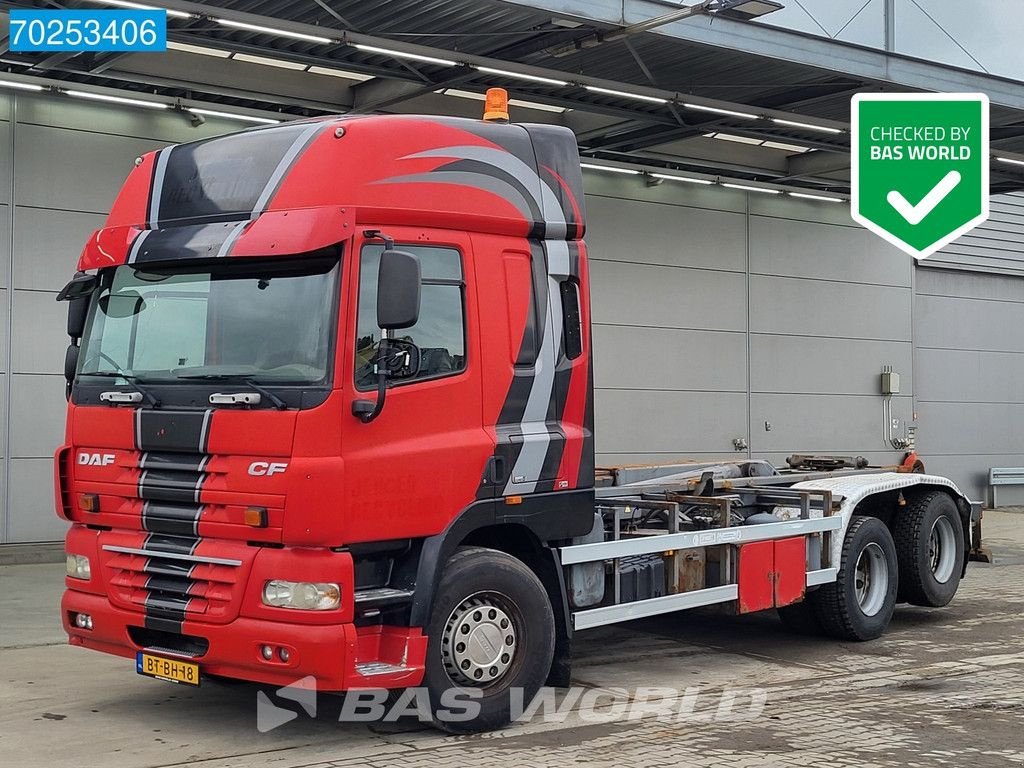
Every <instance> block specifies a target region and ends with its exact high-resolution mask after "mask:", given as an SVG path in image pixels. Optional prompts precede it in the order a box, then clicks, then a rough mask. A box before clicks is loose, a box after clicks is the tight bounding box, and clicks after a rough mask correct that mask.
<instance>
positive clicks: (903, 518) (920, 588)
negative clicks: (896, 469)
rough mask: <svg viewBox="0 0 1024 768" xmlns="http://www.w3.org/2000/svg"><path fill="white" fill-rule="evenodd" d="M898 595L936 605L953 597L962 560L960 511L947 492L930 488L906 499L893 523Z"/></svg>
mask: <svg viewBox="0 0 1024 768" xmlns="http://www.w3.org/2000/svg"><path fill="white" fill-rule="evenodd" d="M893 537H894V538H895V540H896V560H897V562H898V563H899V569H900V597H901V598H903V599H905V600H906V601H907V602H908V603H912V604H913V605H925V606H929V607H932V608H938V607H940V606H943V605H946V604H948V603H949V601H950V600H952V599H953V595H955V594H956V590H957V588H958V587H959V586H960V575H961V573H962V569H963V563H964V534H963V524H962V523H961V522H960V512H959V510H957V508H956V503H955V502H954V501H953V499H952V497H950V495H949V494H948V493H943V492H942V491H931V492H929V493H923V494H921V495H919V496H916V497H914V498H913V499H910V500H909V503H908V504H907V506H906V507H905V508H904V509H903V510H902V511H901V512H900V513H899V514H898V515H897V517H896V521H895V523H894V525H893Z"/></svg>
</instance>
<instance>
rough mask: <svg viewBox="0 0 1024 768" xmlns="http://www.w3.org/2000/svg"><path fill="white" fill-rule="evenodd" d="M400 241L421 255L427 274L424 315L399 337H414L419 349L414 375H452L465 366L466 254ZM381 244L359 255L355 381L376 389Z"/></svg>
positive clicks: (357, 384)
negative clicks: (463, 269)
mask: <svg viewBox="0 0 1024 768" xmlns="http://www.w3.org/2000/svg"><path fill="white" fill-rule="evenodd" d="M396 247H398V248H400V249H401V250H403V251H407V252H409V253H413V254H415V255H416V256H418V257H419V260H420V269H421V271H422V274H423V294H422V298H421V300H420V318H419V321H418V322H417V323H416V325H414V326H413V327H412V328H406V329H405V330H402V331H396V332H395V337H396V338H401V339H406V340H408V341H411V342H412V343H413V344H415V345H416V346H417V347H419V350H420V371H419V374H417V376H416V378H415V379H412V381H418V380H420V379H432V378H437V377H438V376H450V375H452V374H455V373H458V372H459V371H462V370H464V369H465V368H466V318H465V301H464V297H463V293H464V287H465V284H464V282H463V279H462V257H461V255H460V254H459V252H458V251H457V250H455V249H454V248H439V247H433V246H420V245H410V244H406V243H400V244H398V245H397V246H396ZM383 251H384V247H383V246H381V245H366V246H363V250H362V253H361V254H360V258H359V309H358V320H357V324H356V370H355V377H356V387H357V388H358V389H362V390H367V389H373V388H374V387H375V386H376V385H377V382H376V377H375V376H374V374H373V360H374V358H375V356H376V354H377V344H378V343H379V342H380V338H381V330H380V328H378V327H377V270H378V268H379V267H380V255H381V253H382V252H383Z"/></svg>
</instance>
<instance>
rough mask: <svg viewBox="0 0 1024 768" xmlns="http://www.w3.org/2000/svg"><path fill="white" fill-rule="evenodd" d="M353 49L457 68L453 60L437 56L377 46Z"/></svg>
mask: <svg viewBox="0 0 1024 768" xmlns="http://www.w3.org/2000/svg"><path fill="white" fill-rule="evenodd" d="M352 47H353V48H357V49H359V50H360V51H366V52H367V53H379V54H382V55H384V56H394V57H395V58H396V59H412V60H413V61H422V62H425V63H427V64H438V65H440V66H442V67H454V66H457V65H456V62H454V61H452V60H451V59H439V58H437V57H435V56H424V55H423V54H420V53H406V52H405V51H393V50H391V49H390V48H378V47H377V46H375V45H363V44H362V43H353V44H352Z"/></svg>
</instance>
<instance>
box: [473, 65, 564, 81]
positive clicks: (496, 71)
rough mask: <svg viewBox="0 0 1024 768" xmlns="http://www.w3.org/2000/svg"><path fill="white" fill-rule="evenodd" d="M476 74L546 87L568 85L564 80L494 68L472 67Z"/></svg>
mask: <svg viewBox="0 0 1024 768" xmlns="http://www.w3.org/2000/svg"><path fill="white" fill-rule="evenodd" d="M473 69H475V70H477V71H478V72H486V73H487V74H488V75H500V76H501V77H510V78H514V79H516V80H529V81H531V82H534V83H547V84H548V85H568V84H569V83H568V81H566V80H555V79H554V78H553V77H541V76H540V75H527V74H526V73H524V72H509V71H508V70H507V69H495V68H494V67H478V66H476V65H473Z"/></svg>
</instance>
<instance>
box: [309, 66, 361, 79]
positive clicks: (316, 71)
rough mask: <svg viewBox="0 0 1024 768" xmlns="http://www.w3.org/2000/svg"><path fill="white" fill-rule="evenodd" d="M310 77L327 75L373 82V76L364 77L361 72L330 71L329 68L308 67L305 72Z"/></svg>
mask: <svg viewBox="0 0 1024 768" xmlns="http://www.w3.org/2000/svg"><path fill="white" fill-rule="evenodd" d="M306 71H307V72H309V73H310V74H311V75H327V76H328V77H341V78H344V79H345V80H358V81H359V82H361V83H363V82H366V81H367V80H373V75H364V74H363V73H362V72H348V71H347V70H344V69H331V68H330V67H310V68H309V69H307V70H306Z"/></svg>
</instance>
